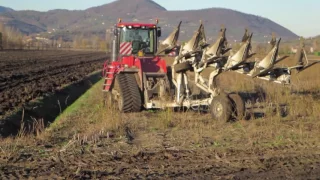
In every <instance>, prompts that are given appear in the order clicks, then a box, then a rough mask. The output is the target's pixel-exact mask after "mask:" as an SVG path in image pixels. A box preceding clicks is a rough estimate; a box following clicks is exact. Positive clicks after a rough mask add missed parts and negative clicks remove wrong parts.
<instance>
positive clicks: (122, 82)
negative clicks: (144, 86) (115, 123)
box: [117, 74, 141, 112]
mask: <svg viewBox="0 0 320 180" xmlns="http://www.w3.org/2000/svg"><path fill="white" fill-rule="evenodd" d="M117 77H118V78H117V79H118V83H119V88H120V94H121V96H122V97H123V110H122V111H123V112H139V111H140V110H141V94H140V90H139V87H138V85H137V82H136V80H135V77H134V75H133V74H119V75H117Z"/></svg>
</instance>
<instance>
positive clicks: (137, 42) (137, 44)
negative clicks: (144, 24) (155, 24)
mask: <svg viewBox="0 0 320 180" xmlns="http://www.w3.org/2000/svg"><path fill="white" fill-rule="evenodd" d="M154 34H155V29H140V28H139V29H138V28H137V29H129V28H126V27H124V28H122V29H121V30H120V54H131V53H132V54H136V53H138V51H140V50H142V51H143V52H144V53H145V54H154V52H155V36H154ZM128 43H130V44H131V48H132V49H131V48H128V46H130V45H127V44H128ZM121 47H123V48H121ZM125 47H127V48H125ZM121 49H124V50H126V51H121ZM129 49H130V50H131V52H129V51H130V50H129Z"/></svg>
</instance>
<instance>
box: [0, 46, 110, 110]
mask: <svg viewBox="0 0 320 180" xmlns="http://www.w3.org/2000/svg"><path fill="white" fill-rule="evenodd" d="M105 60H106V54H105V53H103V52H79V51H1V52H0V67H1V68H0V116H1V115H5V114H6V113H7V112H8V111H12V110H14V109H16V108H19V107H22V106H23V105H25V104H26V103H27V102H29V101H31V100H33V99H35V98H38V97H41V96H43V95H45V94H47V93H52V92H53V93H54V92H55V91H56V90H58V89H59V88H62V87H63V86H64V85H68V84H71V83H73V82H76V81H79V80H81V79H82V78H83V77H85V76H86V75H88V74H89V73H91V72H93V71H96V70H100V69H101V68H102V63H103V61H105Z"/></svg>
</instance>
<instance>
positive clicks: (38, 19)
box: [0, 0, 297, 41]
mask: <svg viewBox="0 0 320 180" xmlns="http://www.w3.org/2000/svg"><path fill="white" fill-rule="evenodd" d="M118 18H122V19H123V21H140V22H142V21H144V22H154V18H159V20H160V25H161V26H162V29H163V36H166V35H167V34H168V33H170V32H171V31H172V28H173V26H176V25H177V23H178V22H179V21H180V20H182V21H183V26H182V29H181V30H182V33H181V39H182V40H186V39H189V38H190V37H191V36H192V34H193V32H194V31H195V30H196V28H197V26H198V25H199V20H200V19H201V20H203V22H204V24H205V29H206V33H207V36H208V38H209V39H210V38H214V37H215V36H216V34H217V32H218V30H219V28H220V25H221V24H224V25H225V26H226V27H227V30H228V39H230V40H233V39H237V40H239V39H240V38H241V36H242V34H243V32H244V28H249V29H250V30H251V31H252V32H254V34H255V35H254V39H255V40H260V41H265V39H264V36H266V35H269V34H271V32H273V31H274V32H275V33H276V34H277V35H278V36H281V37H282V38H283V39H285V40H290V39H294V38H297V35H296V34H294V33H293V32H291V31H290V30H288V29H286V28H285V27H283V26H281V25H279V24H277V23H275V22H273V21H271V20H269V19H266V18H263V17H259V16H255V15H251V14H246V13H242V12H238V11H234V10H230V9H223V8H208V9H200V10H186V11H168V10H166V9H165V8H164V7H162V6H161V5H159V4H157V3H155V2H154V1H152V0H117V1H114V2H112V3H109V4H105V5H102V6H97V7H92V8H88V9H86V10H73V11H70V10H62V9H58V10H50V11H47V12H37V11H9V12H4V13H1V14H0V22H1V21H2V22H3V23H6V24H8V25H10V26H13V27H15V28H18V29H19V30H20V31H22V32H24V33H40V32H42V33H50V34H51V35H55V34H57V33H59V34H60V35H61V34H63V35H65V36H72V35H75V34H93V33H94V34H100V35H101V36H102V35H103V34H104V33H105V30H106V29H108V28H110V27H112V25H113V24H114V23H116V21H117V19H118Z"/></svg>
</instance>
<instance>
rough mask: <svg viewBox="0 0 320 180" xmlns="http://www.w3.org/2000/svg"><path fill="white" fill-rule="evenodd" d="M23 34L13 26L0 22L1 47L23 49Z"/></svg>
mask: <svg viewBox="0 0 320 180" xmlns="http://www.w3.org/2000/svg"><path fill="white" fill-rule="evenodd" d="M22 48H23V35H22V33H20V32H19V31H17V30H15V29H14V28H12V27H6V26H4V25H3V24H0V49H22Z"/></svg>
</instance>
